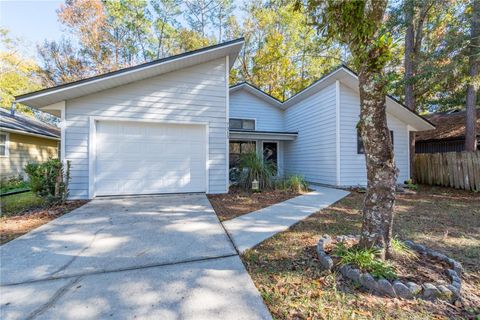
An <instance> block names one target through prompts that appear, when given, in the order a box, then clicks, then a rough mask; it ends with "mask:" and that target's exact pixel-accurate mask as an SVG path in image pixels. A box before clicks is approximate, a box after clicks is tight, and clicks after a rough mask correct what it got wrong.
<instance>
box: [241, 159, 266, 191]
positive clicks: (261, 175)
mask: <svg viewBox="0 0 480 320" xmlns="http://www.w3.org/2000/svg"><path fill="white" fill-rule="evenodd" d="M238 169H239V172H240V173H239V177H238V182H239V185H240V187H241V188H242V189H244V190H246V191H248V190H251V188H252V182H253V180H257V181H258V182H259V186H260V189H269V188H271V187H272V181H273V175H274V174H275V165H274V164H273V163H272V162H270V161H265V160H264V159H263V158H262V157H261V156H259V155H257V154H256V153H255V152H251V153H244V154H242V155H240V159H239V165H238Z"/></svg>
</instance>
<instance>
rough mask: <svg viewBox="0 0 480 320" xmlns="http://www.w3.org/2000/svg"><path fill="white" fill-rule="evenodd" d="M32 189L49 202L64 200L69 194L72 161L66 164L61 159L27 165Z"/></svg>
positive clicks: (26, 168) (26, 170) (26, 171)
mask: <svg viewBox="0 0 480 320" xmlns="http://www.w3.org/2000/svg"><path fill="white" fill-rule="evenodd" d="M25 173H26V174H27V175H28V178H29V182H30V187H31V189H32V191H33V192H34V193H35V194H36V195H38V196H39V197H41V198H42V199H44V200H46V201H47V202H49V203H55V202H63V201H65V200H66V199H67V196H68V183H69V181H70V161H67V164H66V168H65V165H63V164H62V162H61V161H60V160H59V159H50V160H48V161H46V162H43V163H29V164H27V165H26V166H25Z"/></svg>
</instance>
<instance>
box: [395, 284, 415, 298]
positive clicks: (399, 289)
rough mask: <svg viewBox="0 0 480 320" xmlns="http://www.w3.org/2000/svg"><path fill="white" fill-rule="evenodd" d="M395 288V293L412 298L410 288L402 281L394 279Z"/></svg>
mask: <svg viewBox="0 0 480 320" xmlns="http://www.w3.org/2000/svg"><path fill="white" fill-rule="evenodd" d="M393 289H394V290H395V293H396V294H397V295H398V296H399V297H400V298H404V299H412V298H413V294H412V292H411V291H410V289H409V288H408V287H407V286H406V285H404V284H403V283H402V282H401V281H394V282H393Z"/></svg>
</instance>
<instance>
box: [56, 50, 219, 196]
mask: <svg viewBox="0 0 480 320" xmlns="http://www.w3.org/2000/svg"><path fill="white" fill-rule="evenodd" d="M225 62H226V61H225V58H223V59H218V60H215V61H211V62H207V63H203V64H199V65H196V66H193V67H189V68H185V69H181V70H178V71H174V72H171V73H167V74H163V75H160V76H158V77H154V78H150V79H146V80H142V81H138V82H134V83H131V84H128V85H124V86H120V87H116V88H113V89H109V90H105V91H101V92H99V93H96V94H92V95H88V96H83V97H80V98H77V99H73V100H68V101H66V129H65V135H66V139H65V141H66V146H65V151H66V154H65V158H66V159H67V160H70V161H71V163H72V169H71V175H72V180H71V183H70V196H71V197H72V198H88V187H89V184H88V176H89V170H88V166H89V161H88V152H89V147H88V143H89V126H90V124H89V117H90V116H101V117H108V118H111V119H115V118H128V119H132V120H135V119H151V120H153V121H178V122H194V123H208V125H209V132H208V135H209V138H208V139H209V154H208V168H209V173H208V175H209V176H208V178H209V179H208V180H209V191H210V193H223V192H226V190H227V179H226V172H227V165H228V164H227V152H228V150H227V133H226V131H227V123H228V120H227V109H226V105H227V101H226V99H227V91H226V88H227V79H226V67H227V66H226V63H225Z"/></svg>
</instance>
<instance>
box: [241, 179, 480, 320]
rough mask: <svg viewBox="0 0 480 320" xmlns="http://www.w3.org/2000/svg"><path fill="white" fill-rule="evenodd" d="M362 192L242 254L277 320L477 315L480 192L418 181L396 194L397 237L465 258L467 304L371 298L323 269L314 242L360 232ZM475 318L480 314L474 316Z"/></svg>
mask: <svg viewBox="0 0 480 320" xmlns="http://www.w3.org/2000/svg"><path fill="white" fill-rule="evenodd" d="M363 197H364V194H361V193H356V192H353V193H352V194H350V195H349V196H347V197H346V198H344V199H342V200H340V201H339V202H337V203H335V204H334V205H332V206H331V207H329V208H327V209H325V210H322V211H319V212H317V213H315V214H314V215H312V216H310V217H309V218H307V219H305V220H303V221H301V222H299V223H298V224H296V225H294V226H292V227H291V228H290V229H289V230H287V231H285V232H282V233H280V234H277V235H276V236H275V237H273V238H271V239H269V240H267V241H265V242H263V243H262V244H260V245H259V246H257V247H255V248H254V249H252V250H249V251H247V252H246V253H245V254H244V255H243V256H242V259H243V261H244V262H245V264H246V266H247V269H248V271H249V273H250V275H251V276H252V278H253V280H254V282H255V285H256V286H257V288H258V289H259V290H260V292H261V293H262V296H263V298H264V300H265V303H266V304H267V306H268V308H269V309H270V311H271V312H272V314H273V316H274V318H276V319H448V318H471V319H475V318H476V317H479V314H480V308H479V306H480V263H479V261H480V196H479V194H478V193H471V192H466V191H458V190H453V189H447V188H436V187H427V186H420V188H419V191H418V193H417V194H415V195H410V194H399V195H398V196H397V205H396V209H395V211H396V216H395V220H394V234H395V235H396V236H398V237H399V238H400V239H403V240H407V239H411V240H413V241H415V242H419V243H422V244H425V245H427V246H429V247H430V248H432V249H435V250H438V251H441V252H443V253H445V254H447V255H449V256H451V257H452V258H454V259H457V260H458V261H460V262H461V263H462V264H463V266H464V268H465V273H464V275H463V276H462V278H463V283H462V295H463V298H464V303H463V304H458V305H451V304H448V303H446V302H435V303H432V302H428V301H423V300H400V299H390V298H383V297H377V296H372V295H369V294H368V293H365V292H362V291H360V289H358V288H356V287H355V286H354V285H353V284H352V283H351V282H348V281H345V280H343V279H342V278H341V276H340V275H338V276H337V275H335V274H328V273H327V272H325V271H323V270H322V269H321V268H320V267H319V263H318V260H317V259H316V256H317V255H316V250H315V246H316V244H317V241H318V239H319V238H320V236H321V235H323V234H329V235H331V236H335V235H341V234H358V233H359V231H360V228H361V220H362V216H361V212H360V211H359V210H360V209H361V207H362V201H363ZM476 319H478V318H476Z"/></svg>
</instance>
